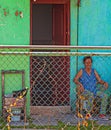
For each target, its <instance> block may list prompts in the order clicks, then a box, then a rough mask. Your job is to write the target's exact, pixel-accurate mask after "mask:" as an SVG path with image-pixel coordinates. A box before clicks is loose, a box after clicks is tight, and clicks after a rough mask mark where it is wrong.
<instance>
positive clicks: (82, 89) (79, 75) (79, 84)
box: [74, 69, 84, 91]
mask: <svg viewBox="0 0 111 130" xmlns="http://www.w3.org/2000/svg"><path fill="white" fill-rule="evenodd" d="M81 76H82V69H81V70H80V71H79V72H78V73H77V74H76V76H75V78H74V83H75V84H76V85H78V86H79V88H80V90H81V91H84V87H83V85H82V84H81V83H80V82H79V78H80V77H81Z"/></svg>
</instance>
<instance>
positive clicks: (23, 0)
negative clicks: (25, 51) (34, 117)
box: [0, 0, 30, 113]
mask: <svg viewBox="0 0 111 130" xmlns="http://www.w3.org/2000/svg"><path fill="white" fill-rule="evenodd" d="M29 44H30V0H16V1H15V0H0V45H29ZM0 51H1V50H0ZM6 51H7V50H6ZM16 51H17V50H16ZM29 67H30V60H29V57H28V56H14V55H13V56H12V55H9V56H7V55H3V56H0V70H25V87H30V74H29V70H30V68H29ZM0 76H1V73H0ZM19 77H20V76H19V75H16V78H19ZM11 78H13V75H12V76H11V77H10V78H6V79H7V81H6V86H7V87H9V88H12V89H9V88H6V93H7V94H8V93H10V92H11V90H17V89H18V90H19V89H20V86H21V80H18V81H17V82H16V84H15V85H13V86H12V85H11V84H12V80H11ZM10 80H11V82H10ZM0 86H1V80H0ZM0 97H1V87H0ZM1 98H2V97H1ZM29 103H30V95H29V93H28V95H27V112H28V113H29V111H30V109H29V106H30V104H29ZM0 106H1V102H0Z"/></svg>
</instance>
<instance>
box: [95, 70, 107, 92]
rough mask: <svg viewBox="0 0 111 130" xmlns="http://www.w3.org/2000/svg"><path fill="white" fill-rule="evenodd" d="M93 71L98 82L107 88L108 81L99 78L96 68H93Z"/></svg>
mask: <svg viewBox="0 0 111 130" xmlns="http://www.w3.org/2000/svg"><path fill="white" fill-rule="evenodd" d="M94 73H95V76H96V79H97V80H98V82H99V83H100V84H102V85H104V86H105V88H106V89H107V88H108V83H107V82H105V81H103V80H101V78H100V76H99V74H98V73H97V72H96V70H94Z"/></svg>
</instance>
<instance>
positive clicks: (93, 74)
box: [74, 56, 108, 118]
mask: <svg viewBox="0 0 111 130" xmlns="http://www.w3.org/2000/svg"><path fill="white" fill-rule="evenodd" d="M92 62H93V61H92V58H91V57H90V56H86V57H84V59H83V63H84V68H82V69H80V71H79V72H78V73H77V74H76V76H75V78H74V82H75V84H76V85H77V94H79V95H84V97H88V105H89V104H91V105H89V106H92V108H93V104H94V99H96V98H97V97H100V98H101V109H100V115H99V117H100V118H104V117H105V114H106V106H107V103H106V101H107V95H106V94H104V93H103V92H100V91H98V89H97V84H98V83H99V84H102V86H103V87H104V89H107V88H108V83H107V82H105V81H103V80H101V78H100V76H99V75H98V73H97V71H96V70H95V69H93V68H92ZM83 107H84V106H83Z"/></svg>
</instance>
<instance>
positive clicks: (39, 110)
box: [30, 106, 71, 116]
mask: <svg viewBox="0 0 111 130" xmlns="http://www.w3.org/2000/svg"><path fill="white" fill-rule="evenodd" d="M69 112H71V107H70V106H31V107H30V114H31V115H49V116H54V115H55V114H59V113H64V114H65V113H69Z"/></svg>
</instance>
